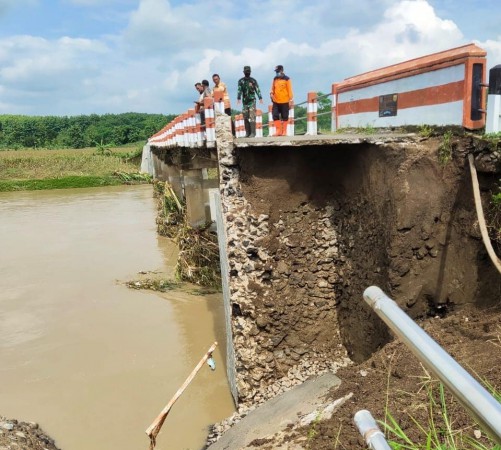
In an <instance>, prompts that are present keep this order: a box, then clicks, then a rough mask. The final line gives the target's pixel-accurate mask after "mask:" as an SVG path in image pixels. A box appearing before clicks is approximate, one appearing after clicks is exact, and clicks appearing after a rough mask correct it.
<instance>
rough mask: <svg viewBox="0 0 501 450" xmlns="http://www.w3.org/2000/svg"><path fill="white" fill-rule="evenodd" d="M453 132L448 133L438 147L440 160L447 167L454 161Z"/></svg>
mask: <svg viewBox="0 0 501 450" xmlns="http://www.w3.org/2000/svg"><path fill="white" fill-rule="evenodd" d="M452 136H453V134H452V131H450V130H449V131H446V132H445V133H444V135H443V136H442V142H441V143H440V146H439V147H438V160H439V162H440V164H442V165H443V166H445V165H446V164H447V163H448V162H449V161H450V160H451V159H452Z"/></svg>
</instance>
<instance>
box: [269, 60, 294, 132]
mask: <svg viewBox="0 0 501 450" xmlns="http://www.w3.org/2000/svg"><path fill="white" fill-rule="evenodd" d="M275 73H276V75H275V78H273V83H272V84H271V92H270V97H271V101H272V102H273V109H272V115H273V122H274V124H275V129H276V135H277V136H286V135H287V122H288V121H289V103H290V102H291V101H292V100H293V98H294V95H293V93H292V82H291V79H290V78H289V77H288V76H287V75H285V74H284V66H282V65H278V66H276V67H275Z"/></svg>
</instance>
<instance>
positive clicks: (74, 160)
mask: <svg viewBox="0 0 501 450" xmlns="http://www.w3.org/2000/svg"><path fill="white" fill-rule="evenodd" d="M141 148H142V146H140V145H139V144H136V145H134V146H126V147H119V148H110V149H105V151H103V149H96V148H86V149H64V150H45V149H40V150H33V149H26V150H3V151H0V192H2V191H15V190H34V189H64V188H74V187H94V186H109V185H116V184H124V183H127V184H130V183H133V182H146V181H149V179H148V177H145V176H141V175H139V168H140V164H141V156H140V155H141V154H140V151H141Z"/></svg>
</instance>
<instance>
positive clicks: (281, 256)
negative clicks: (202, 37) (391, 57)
mask: <svg viewBox="0 0 501 450" xmlns="http://www.w3.org/2000/svg"><path fill="white" fill-rule="evenodd" d="M432 56H433V55H432ZM405 64H406V65H405V68H403V67H402V66H398V65H397V66H392V67H393V72H394V73H393V75H391V71H390V70H386V71H382V72H378V73H372V74H369V75H367V74H366V75H363V76H360V77H359V78H358V79H357V80H354V79H351V81H349V82H347V83H345V85H344V87H345V90H343V89H344V88H343V86H342V83H338V84H336V85H335V89H333V91H334V94H333V106H332V115H333V120H332V123H333V129H337V128H339V126H340V125H341V126H342V128H344V127H345V126H354V127H360V126H366V125H367V124H370V125H371V126H372V125H374V128H377V127H384V130H385V131H386V132H378V131H376V130H375V129H374V130H372V131H371V133H369V134H367V133H366V134H359V133H357V132H351V133H345V134H343V133H340V132H339V131H338V132H336V133H333V134H330V135H316V134H314V132H316V130H315V126H314V123H313V124H312V123H310V124H309V127H308V129H309V131H310V134H308V135H304V136H294V135H293V131H294V129H293V127H289V134H290V135H289V136H285V137H274V136H273V133H271V135H270V132H269V130H268V135H267V136H262V137H261V136H260V137H257V138H243V137H237V138H235V137H234V136H233V135H232V132H231V119H230V117H229V116H225V115H224V114H221V113H220V112H219V111H218V107H217V101H216V105H215V109H214V111H215V114H214V117H213V119H214V120H213V121H212V120H211V119H212V117H211V114H210V113H209V114H208V115H206V120H207V127H208V128H210V129H211V130H213V131H207V130H206V132H205V135H204V133H203V130H201V129H200V127H199V128H197V121H196V117H193V116H192V115H191V113H186V114H185V115H182V116H183V117H181V118H180V119H179V120H178V121H177V122H176V123H174V124H173V125H171V126H170V127H169V126H167V127H166V129H164V130H163V131H161V132H159V133H157V135H155V136H154V137H152V139H150V142H149V145H148V146H147V147H146V148H145V152H144V158H143V170H145V171H148V172H150V173H151V174H152V175H154V176H155V178H157V179H159V180H164V181H167V182H169V183H170V185H171V186H172V189H173V190H174V191H175V192H176V194H177V195H178V196H179V197H181V198H183V199H185V202H186V214H187V218H188V220H189V222H190V223H191V224H192V225H193V226H197V225H202V224H205V223H206V222H208V221H214V222H215V223H217V229H218V236H219V246H220V255H221V269H222V274H223V294H224V298H225V303H226V307H225V312H226V322H227V337H228V351H227V354H228V364H227V367H228V377H229V380H230V384H231V388H232V393H233V396H234V399H235V401H236V402H244V403H245V402H254V401H257V400H260V399H262V398H263V397H266V396H267V395H270V396H271V395H272V392H268V390H269V389H270V386H272V385H273V383H274V382H275V381H276V380H277V379H279V378H281V377H283V376H284V375H285V374H287V373H288V372H289V371H291V370H296V371H297V373H298V377H301V373H302V371H304V370H307V368H310V367H311V366H312V365H315V364H316V362H317V361H319V360H323V361H341V360H343V358H347V357H349V358H350V359H352V360H355V361H361V360H364V359H365V358H367V357H368V356H369V355H370V354H371V353H372V352H373V351H375V350H376V349H377V348H378V347H380V346H382V345H383V344H384V343H385V342H387V341H388V340H389V333H388V331H387V329H386V327H385V326H384V325H383V324H382V323H381V321H380V320H379V319H377V317H376V316H375V315H374V314H373V313H372V312H371V311H370V310H369V308H367V307H366V306H365V305H364V304H363V303H361V302H360V301H359V299H360V298H361V294H362V292H363V291H364V289H365V288H366V287H367V286H369V285H372V284H374V285H378V286H381V287H384V288H385V289H386V290H387V291H388V292H391V294H392V296H393V297H394V298H397V299H399V302H401V306H403V307H404V308H405V309H406V310H407V311H408V313H409V314H410V315H411V316H413V317H419V316H423V315H426V314H442V313H446V312H447V310H448V309H449V308H453V307H455V306H458V305H462V304H465V303H469V302H472V301H475V300H474V299H478V298H480V299H481V300H480V301H482V302H483V303H484V304H490V303H491V302H494V301H496V299H497V294H496V292H498V291H499V289H500V285H499V280H498V277H497V276H496V272H495V269H493V268H492V267H491V265H490V263H489V261H488V259H487V258H486V257H485V250H484V249H483V246H482V244H481V242H480V240H479V231H478V229H476V228H475V223H476V216H475V208H474V204H473V201H472V192H471V186H470V183H469V179H468V177H467V176H466V175H465V171H466V170H467V167H466V158H467V154H468V153H470V152H476V154H477V158H478V159H479V162H481V163H484V164H483V168H484V171H483V172H484V173H485V174H486V175H485V179H484V182H486V183H488V182H489V181H492V179H493V178H494V177H495V176H497V175H495V174H496V171H497V167H498V165H499V164H498V163H499V162H498V161H497V160H491V159H490V156H487V155H485V154H484V153H482V151H483V150H482V149H478V148H477V147H476V146H475V140H474V138H472V137H458V138H456V139H453V142H449V143H448V145H449V147H447V148H446V150H447V152H446V156H448V158H446V159H447V161H445V163H446V164H444V161H439V158H438V156H437V155H438V154H439V149H441V148H443V146H444V139H443V137H442V136H440V135H435V136H433V135H431V136H424V135H422V134H419V133H403V134H398V133H396V131H395V130H393V131H392V129H394V128H395V127H397V126H401V125H403V124H402V123H401V121H402V120H403V121H404V122H405V125H415V126H419V125H422V124H427V125H434V126H443V127H446V126H447V127H450V126H453V127H456V128H459V129H461V130H462V129H463V128H471V129H476V128H479V127H483V126H484V124H485V113H483V112H482V111H481V110H482V109H483V108H482V106H483V102H484V101H485V95H484V91H483V89H482V84H484V83H483V78H484V77H485V52H484V53H483V54H482V51H481V49H478V47H476V46H465V47H462V48H460V49H459V50H458V49H454V51H451V53H450V54H447V55H444V54H438V56H437V55H435V58H429V57H427V60H426V61H424V60H423V61H420V60H413V62H412V63H411V64H409V63H405ZM479 67H480V68H479ZM426 68H428V70H425V69H426ZM404 69H405V70H404ZM376 72H377V71H376ZM378 79H379V81H380V82H378ZM425 83H428V87H424V84H425ZM418 85H419V86H421V87H419V88H418ZM349 88H350V89H352V90H351V91H350V90H349ZM397 89H399V90H397ZM420 89H421V90H423V91H422V92H420V93H421V94H422V95H424V97H423V98H424V99H423V102H422V103H423V104H419V102H417V103H416V101H415V98H416V95H418V94H417V93H418V92H419V91H420ZM426 89H430V90H431V92H433V95H432V97H433V98H434V99H435V103H432V102H431V100H429V99H430V95H431V94H429V93H425V90H426ZM349 92H351V93H349ZM411 92H412V95H411V94H410V93H411ZM473 92H475V93H476V97H475V98H474V95H473ZM345 94H346V95H345ZM390 94H391V95H390ZM350 96H351V97H352V100H350V99H349V97H350ZM395 96H396V97H395ZM374 99H376V100H374ZM402 99H404V100H405V101H404V100H402ZM409 99H414V100H412V102H411V101H410V100H409ZM475 99H477V100H475ZM478 99H479V100H478ZM400 100H402V101H400ZM413 102H414V103H413ZM311 103H312V105H311V106H309V108H308V110H309V111H310V110H311V112H310V115H309V116H308V118H309V119H310V122H314V120H315V102H314V101H312V102H311ZM350 104H351V105H352V106H353V107H355V106H356V108H353V109H351V110H350V109H349V108H348V106H349V105H350ZM378 105H382V110H380V109H379V106H378ZM420 108H424V109H422V110H421V111H425V114H424V115H420V114H419V111H420ZM386 111H389V113H386ZM443 112H446V113H443ZM402 117H404V119H402ZM472 117H473V118H472ZM428 121H429V122H428ZM262 130H263V128H261V131H262ZM263 134H264V133H263ZM211 174H212V175H211ZM213 174H216V175H215V176H214V175H213Z"/></svg>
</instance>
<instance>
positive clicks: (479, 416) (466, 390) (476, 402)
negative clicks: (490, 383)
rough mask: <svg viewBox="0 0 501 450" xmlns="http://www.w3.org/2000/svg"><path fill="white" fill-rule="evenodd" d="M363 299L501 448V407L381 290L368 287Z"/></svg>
mask: <svg viewBox="0 0 501 450" xmlns="http://www.w3.org/2000/svg"><path fill="white" fill-rule="evenodd" d="M363 297H364V300H365V301H366V303H367V304H369V306H370V307H371V308H372V309H373V310H374V311H375V312H376V314H377V315H378V316H379V317H380V318H381V319H382V320H383V321H384V322H385V323H386V325H388V327H389V328H390V329H391V330H392V331H393V332H394V333H395V335H396V336H397V337H398V338H399V339H400V340H401V341H403V342H404V343H405V345H406V346H407V347H408V348H409V349H410V350H411V351H412V353H413V354H414V355H415V356H416V357H417V358H418V360H419V361H420V362H421V363H422V364H423V365H424V366H425V367H427V368H428V369H429V370H430V371H431V372H432V373H433V374H434V375H435V376H436V377H438V379H439V380H440V381H441V382H442V383H443V384H444V386H446V387H447V388H448V389H449V391H450V392H452V394H453V395H454V397H456V398H457V399H458V400H459V402H460V403H461V404H462V405H463V406H464V407H465V408H466V409H467V410H468V411H469V412H470V414H471V415H472V416H473V417H474V418H475V420H476V421H477V422H478V424H479V425H480V426H481V427H482V428H483V429H484V431H485V432H486V433H487V434H488V435H489V436H490V437H491V438H492V439H494V441H496V442H497V443H498V444H500V445H501V404H500V403H499V402H498V401H496V399H495V398H494V397H493V396H492V395H490V393H489V392H488V391H487V390H486V389H484V387H483V386H482V385H481V384H480V383H479V382H478V381H477V380H475V379H474V378H473V377H472V376H471V375H470V374H469V373H468V372H467V371H466V370H465V369H463V368H462V367H461V366H460V365H459V364H458V363H457V362H456V361H455V360H454V358H452V357H451V356H450V355H449V354H448V353H447V352H446V351H445V350H443V349H442V347H440V345H438V344H437V343H436V342H435V341H434V340H433V339H432V338H431V337H430V336H429V335H428V334H427V333H426V332H425V331H424V330H423V329H422V328H420V327H419V326H418V325H417V324H416V323H415V322H414V321H413V320H412V319H411V318H410V317H409V316H408V315H407V314H405V312H404V311H402V310H401V309H400V307H399V306H398V305H397V303H396V302H395V301H393V300H392V299H390V298H389V297H388V296H387V295H386V294H385V293H384V292H383V291H382V290H381V289H380V288H378V287H376V286H370V287H368V288H367V289H366V290H365V291H364V294H363Z"/></svg>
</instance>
